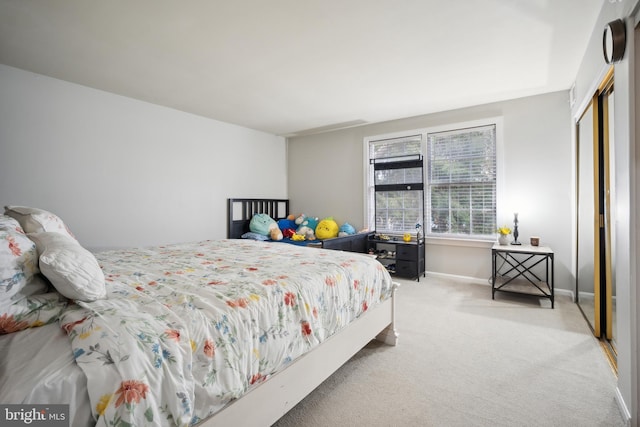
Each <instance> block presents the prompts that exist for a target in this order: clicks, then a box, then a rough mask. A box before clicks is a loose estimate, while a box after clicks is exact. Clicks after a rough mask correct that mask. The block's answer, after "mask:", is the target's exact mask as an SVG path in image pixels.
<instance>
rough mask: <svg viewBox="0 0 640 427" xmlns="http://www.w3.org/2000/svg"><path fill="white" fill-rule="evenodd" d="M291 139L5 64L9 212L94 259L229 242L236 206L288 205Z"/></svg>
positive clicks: (4, 200) (2, 196) (3, 125)
mask: <svg viewBox="0 0 640 427" xmlns="http://www.w3.org/2000/svg"><path fill="white" fill-rule="evenodd" d="M286 181H287V173H286V142H285V140H284V138H282V137H277V136H274V135H269V134H266V133H262V132H258V131H254V130H251V129H247V128H243V127H239V126H235V125H231V124H227V123H222V122H219V121H215V120H211V119H207V118H204V117H200V116H196V115H192V114H187V113H183V112H180V111H177V110H173V109H170V108H165V107H160V106H157V105H153V104H150V103H146V102H141V101H137V100H134V99H131V98H126V97H122V96H119V95H114V94H111V93H107V92H103V91H99V90H94V89H91V88H87V87H84V86H80V85H76V84H72V83H68V82H65V81H61V80H56V79H52V78H49V77H45V76H42V75H37V74H33V73H30V72H26V71H22V70H19V69H16V68H12V67H7V66H4V65H0V203H1V204H2V206H4V205H8V204H12V205H28V206H35V207H41V208H44V209H48V210H51V211H52V212H54V213H57V214H58V215H60V216H61V217H62V218H63V220H65V221H66V222H67V224H68V226H69V227H70V228H71V230H72V231H73V232H74V233H75V234H76V236H77V237H78V239H79V240H80V241H81V243H83V245H84V246H85V247H87V248H89V249H100V248H109V247H128V246H146V245H153V244H162V243H172V242H182V241H191V240H201V239H216V238H224V237H226V216H227V215H226V199H227V198H229V197H276V198H286V197H287V189H286V185H287V182H286Z"/></svg>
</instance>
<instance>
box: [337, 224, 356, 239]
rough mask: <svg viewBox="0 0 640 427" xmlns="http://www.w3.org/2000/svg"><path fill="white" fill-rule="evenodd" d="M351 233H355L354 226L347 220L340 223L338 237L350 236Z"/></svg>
mask: <svg viewBox="0 0 640 427" xmlns="http://www.w3.org/2000/svg"><path fill="white" fill-rule="evenodd" d="M352 234H356V228H355V227H354V226H353V225H351V224H349V223H348V222H345V223H344V224H342V225H341V226H340V228H339V229H338V237H344V236H351V235H352Z"/></svg>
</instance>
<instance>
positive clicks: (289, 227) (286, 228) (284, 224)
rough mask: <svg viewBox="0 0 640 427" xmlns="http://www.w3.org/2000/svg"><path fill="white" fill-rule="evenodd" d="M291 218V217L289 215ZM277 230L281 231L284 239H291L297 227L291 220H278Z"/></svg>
mask: <svg viewBox="0 0 640 427" xmlns="http://www.w3.org/2000/svg"><path fill="white" fill-rule="evenodd" d="M289 216H292V215H289ZM278 228H279V229H280V231H282V235H283V236H284V237H291V236H293V235H294V234H296V229H297V228H298V226H297V225H296V222H295V221H294V220H293V219H280V220H278Z"/></svg>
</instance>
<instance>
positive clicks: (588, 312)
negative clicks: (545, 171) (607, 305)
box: [576, 99, 600, 336]
mask: <svg viewBox="0 0 640 427" xmlns="http://www.w3.org/2000/svg"><path fill="white" fill-rule="evenodd" d="M596 103H597V99H594V100H593V101H592V102H591V104H590V105H589V107H588V108H587V109H586V110H585V112H584V113H583V114H582V117H581V118H580V120H579V121H578V125H577V135H578V144H577V149H578V150H577V162H578V164H577V174H578V176H577V204H578V206H577V214H578V218H577V225H578V230H577V231H578V233H577V234H578V245H577V269H576V275H577V277H576V279H577V284H576V288H577V289H576V296H577V302H578V305H579V306H580V309H581V310H582V313H583V314H584V316H585V318H586V319H587V322H588V323H589V325H590V326H591V328H592V329H593V330H594V333H595V334H596V336H600V317H599V316H600V313H599V310H596V309H595V307H597V306H598V305H599V303H600V301H599V300H598V301H596V298H598V294H597V293H596V292H595V287H596V280H595V278H596V277H598V276H599V271H598V268H599V262H597V251H596V250H595V248H596V247H597V236H598V234H597V225H598V216H597V198H596V186H597V179H598V177H597V174H596V170H597V162H598V160H597V159H598V156H597V146H594V141H597V135H598V129H597V122H598V120H597V116H596V117H595V118H594V115H596V114H597V104H596ZM594 104H595V108H594ZM594 127H595V130H594Z"/></svg>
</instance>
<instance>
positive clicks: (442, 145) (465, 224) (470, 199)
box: [426, 124, 496, 236]
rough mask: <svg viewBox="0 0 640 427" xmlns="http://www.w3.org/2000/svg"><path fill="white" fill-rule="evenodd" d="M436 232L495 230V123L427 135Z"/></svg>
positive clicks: (429, 200)
mask: <svg viewBox="0 0 640 427" xmlns="http://www.w3.org/2000/svg"><path fill="white" fill-rule="evenodd" d="M426 157H427V185H428V187H427V188H428V190H427V197H426V199H427V212H428V218H429V224H430V229H429V230H427V233H431V234H453V235H472V236H488V235H493V234H494V233H495V230H496V125H495V124H494V125H489V126H481V127H474V128H468V129H457V130H451V131H443V132H434V133H428V134H427V156H426Z"/></svg>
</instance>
